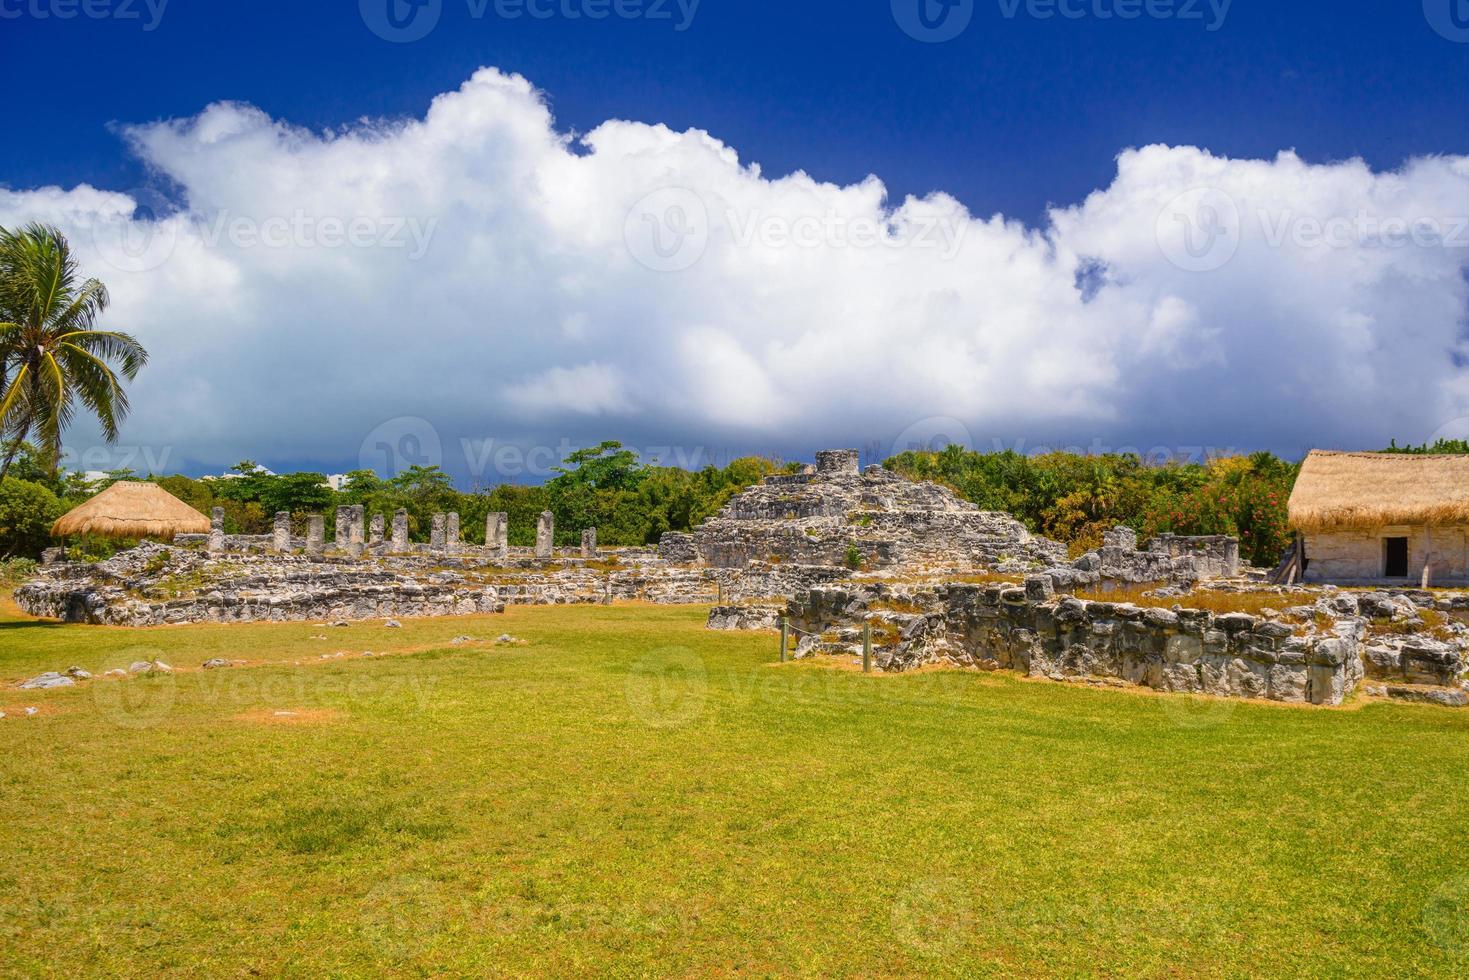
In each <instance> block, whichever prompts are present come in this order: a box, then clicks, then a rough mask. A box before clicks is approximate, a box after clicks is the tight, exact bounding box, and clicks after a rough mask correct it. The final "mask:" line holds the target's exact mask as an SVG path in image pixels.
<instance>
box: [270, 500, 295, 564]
mask: <svg viewBox="0 0 1469 980" xmlns="http://www.w3.org/2000/svg"><path fill="white" fill-rule="evenodd" d="M270 547H271V550H273V551H275V552H276V554H285V553H286V552H288V551H290V550H291V512H290V511H288V510H283V511H281V512H279V513H278V514H276V515H275V534H274V536H273V537H272V538H271V542H270Z"/></svg>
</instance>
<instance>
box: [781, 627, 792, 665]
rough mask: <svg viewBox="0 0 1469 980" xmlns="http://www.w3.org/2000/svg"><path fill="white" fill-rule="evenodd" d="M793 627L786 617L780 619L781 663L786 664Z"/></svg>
mask: <svg viewBox="0 0 1469 980" xmlns="http://www.w3.org/2000/svg"><path fill="white" fill-rule="evenodd" d="M790 642H791V627H790V624H789V623H787V622H786V618H785V617H784V616H782V617H780V662H781V663H785V662H786V651H787V650H788V649H790Z"/></svg>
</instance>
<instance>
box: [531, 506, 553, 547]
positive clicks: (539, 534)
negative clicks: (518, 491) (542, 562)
mask: <svg viewBox="0 0 1469 980" xmlns="http://www.w3.org/2000/svg"><path fill="white" fill-rule="evenodd" d="M555 548H556V515H555V514H553V513H551V512H550V511H549V510H548V511H544V512H542V514H541V519H540V520H539V521H537V522H536V557H537V558H550V557H551V553H552V552H553V551H554V550H555Z"/></svg>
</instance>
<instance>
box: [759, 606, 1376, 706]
mask: <svg viewBox="0 0 1469 980" xmlns="http://www.w3.org/2000/svg"><path fill="white" fill-rule="evenodd" d="M1028 585H1029V586H1030V588H1029V591H1028V590H1027V588H1025V587H1020V586H1003V585H948V586H940V587H938V588H936V589H935V590H934V591H933V593H932V594H931V596H929V597H928V602H926V603H925V605H926V606H927V609H926V611H923V612H918V613H909V614H893V613H891V612H886V611H884V610H885V609H886V608H888V607H889V606H890V605H891V597H890V596H885V594H884V592H883V590H882V589H881V588H878V589H875V590H861V589H859V590H853V589H850V588H841V587H836V588H816V589H810V590H807V591H805V592H803V593H801V594H800V595H798V596H797V597H796V598H795V599H794V600H792V602H791V603H790V606H789V608H788V615H789V616H790V618H791V622H792V623H793V625H794V626H796V627H797V628H798V629H799V630H801V631H803V632H804V633H809V634H815V635H816V636H817V637H821V636H824V635H828V634H832V633H833V632H834V633H835V634H836V639H835V642H836V643H837V645H838V647H839V648H840V647H841V646H842V644H843V643H844V642H845V640H846V639H847V637H844V636H843V635H842V634H843V631H844V630H846V631H848V633H849V634H851V633H853V632H854V631H855V628H856V627H857V626H858V625H859V624H862V623H865V622H872V621H876V622H878V623H879V624H880V625H882V626H883V627H884V629H883V630H882V631H881V633H882V634H883V635H887V636H890V637H891V638H892V642H889V643H887V644H886V645H885V646H884V647H882V648H880V649H879V651H878V652H877V655H876V663H877V666H878V667H879V668H880V669H883V670H911V669H913V668H916V667H921V666H924V665H927V664H932V663H950V664H956V665H960V666H966V667H980V668H984V669H990V670H1014V671H1018V672H1020V673H1024V674H1027V675H1029V676H1032V677H1046V678H1051V679H1056V680H1066V679H1099V680H1110V681H1113V682H1117V683H1124V684H1131V685H1137V686H1142V687H1149V688H1153V689H1155V690H1159V691H1168V692H1175V693H1191V694H1207V695H1216V696H1223V697H1244V698H1264V699H1270V700H1275V701H1293V702H1310V703H1313V704H1340V703H1341V701H1342V700H1343V699H1344V698H1345V697H1347V696H1348V695H1350V694H1351V693H1352V692H1353V691H1354V690H1356V688H1357V685H1358V684H1359V683H1360V682H1361V680H1362V677H1363V663H1362V657H1361V649H1362V639H1363V635H1364V632H1365V623H1364V621H1362V620H1360V619H1343V620H1340V621H1338V622H1337V623H1336V624H1335V625H1334V626H1333V627H1332V628H1331V629H1330V630H1328V631H1325V632H1321V631H1316V630H1315V629H1314V628H1313V627H1296V626H1293V625H1291V624H1288V623H1283V622H1278V621H1272V620H1265V619H1261V618H1258V617H1255V616H1250V615H1245V614H1226V615H1215V614H1213V613H1210V612H1208V611H1203V610H1181V611H1173V610H1168V609H1154V608H1141V607H1138V606H1134V605H1128V604H1119V603H1109V602H1084V601H1082V600H1079V599H1075V598H1069V597H1059V598H1058V597H1055V596H1048V595H1047V593H1048V592H1049V588H1050V585H1049V580H1047V579H1039V580H1035V581H1033V582H1031V583H1028ZM826 642H827V641H824V640H822V639H815V640H812V639H810V638H808V639H807V640H806V641H804V644H805V646H806V649H807V650H808V651H811V652H818V651H820V650H822V649H823V645H824V643H826Z"/></svg>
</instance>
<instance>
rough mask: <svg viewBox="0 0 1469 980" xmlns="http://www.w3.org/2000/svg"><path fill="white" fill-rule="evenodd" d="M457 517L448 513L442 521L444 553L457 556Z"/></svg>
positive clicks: (458, 542) (455, 514)
mask: <svg viewBox="0 0 1469 980" xmlns="http://www.w3.org/2000/svg"><path fill="white" fill-rule="evenodd" d="M460 543H461V542H460V536H459V515H458V514H457V513H455V512H454V511H450V512H449V513H448V515H446V517H445V520H444V551H445V552H447V553H448V554H451V555H457V554H459V545H460Z"/></svg>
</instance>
